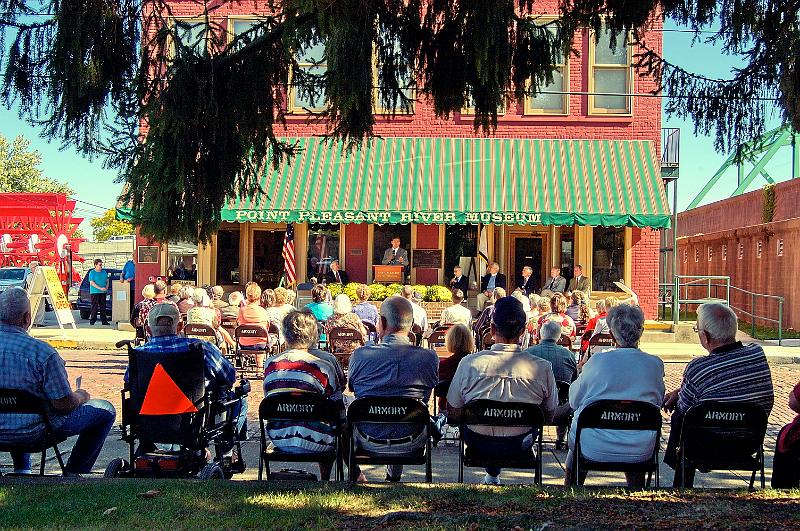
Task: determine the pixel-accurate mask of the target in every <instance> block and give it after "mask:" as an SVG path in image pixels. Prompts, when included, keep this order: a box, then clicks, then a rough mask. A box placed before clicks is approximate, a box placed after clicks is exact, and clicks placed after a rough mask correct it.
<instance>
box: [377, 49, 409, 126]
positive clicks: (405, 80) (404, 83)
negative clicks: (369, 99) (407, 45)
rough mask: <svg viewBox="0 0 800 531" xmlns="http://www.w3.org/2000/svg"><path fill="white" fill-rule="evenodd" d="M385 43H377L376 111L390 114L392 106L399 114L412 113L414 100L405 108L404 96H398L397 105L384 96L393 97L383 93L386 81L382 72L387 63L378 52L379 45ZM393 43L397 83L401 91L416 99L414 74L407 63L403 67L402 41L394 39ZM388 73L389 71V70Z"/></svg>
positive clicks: (406, 95) (406, 96)
mask: <svg viewBox="0 0 800 531" xmlns="http://www.w3.org/2000/svg"><path fill="white" fill-rule="evenodd" d="M382 44H384V43H383V42H380V43H376V45H375V71H374V73H373V76H372V78H373V80H374V83H375V88H374V90H373V94H374V95H373V98H374V101H375V103H374V106H375V113H376V114H389V113H391V112H392V108H394V109H395V112H396V113H398V114H412V113H413V112H414V104H413V102H412V103H411V104H410V106H409V107H407V108H404V106H403V101H402V98H400V97H398V99H397V104H396V105H395V104H394V102H393V101H391V99H389V100H388V101H387V100H386V99H385V98H384V96H386V97H387V98H391V97H392V95H391V94H385V95H383V94H381V90H380V89H381V84H382V83H386V81H385V80H384V78H383V76H382V75H381V72H382V70H383V68H384V66H385V65H386V63H383V62H382V61H381V54H380V53H379V52H378V46H380V45H382ZM391 45H392V56H393V59H394V61H395V62H396V64H397V66H396V67H395V71H396V72H397V73H399V75H398V77H397V85H398V86H399V87H400V91H401V92H402V94H403V96H405V98H408V99H410V100H414V99H416V83H415V81H414V78H413V76H412V71H411V68H410V67H408V66H407V65H406V67H405V68H403V67H402V66H403V64H402V61H403V58H402V56H401V54H400V43H399V42H398V41H397V39H393V40H392V42H391ZM387 75H388V72H387Z"/></svg>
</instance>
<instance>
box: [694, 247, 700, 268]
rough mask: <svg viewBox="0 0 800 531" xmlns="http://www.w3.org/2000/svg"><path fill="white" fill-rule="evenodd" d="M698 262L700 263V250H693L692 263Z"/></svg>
mask: <svg viewBox="0 0 800 531" xmlns="http://www.w3.org/2000/svg"><path fill="white" fill-rule="evenodd" d="M699 261H700V249H697V248H695V250H694V263H695V264H696V263H697V262H699Z"/></svg>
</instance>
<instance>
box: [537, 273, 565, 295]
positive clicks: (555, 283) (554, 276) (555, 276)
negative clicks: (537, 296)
mask: <svg viewBox="0 0 800 531" xmlns="http://www.w3.org/2000/svg"><path fill="white" fill-rule="evenodd" d="M566 287H567V279H566V278H564V277H562V276H561V270H560V269H559V268H557V267H551V268H550V278H548V279H547V282H545V284H544V287H543V288H542V293H541V295H542V296H543V297H549V296H551V295H553V294H554V293H564V289H566Z"/></svg>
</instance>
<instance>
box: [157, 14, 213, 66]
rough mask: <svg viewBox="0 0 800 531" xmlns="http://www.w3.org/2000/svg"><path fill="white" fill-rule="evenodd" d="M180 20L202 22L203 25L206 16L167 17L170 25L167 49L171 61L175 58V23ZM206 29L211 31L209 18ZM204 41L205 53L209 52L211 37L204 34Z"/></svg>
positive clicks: (192, 22) (178, 22)
mask: <svg viewBox="0 0 800 531" xmlns="http://www.w3.org/2000/svg"><path fill="white" fill-rule="evenodd" d="M181 22H188V23H190V24H203V25H205V23H206V17H205V16H199V17H188V16H187V17H183V16H173V17H169V19H168V24H169V26H170V36H169V49H168V51H169V61H170V62H172V60H173V59H175V33H176V30H175V26H176V25H177V24H180V23H181ZM207 31H213V28H212V27H211V24H210V18H209V27H208V29H207ZM205 43H206V53H211V49H210V47H211V39H209V38H208V36H206V38H205Z"/></svg>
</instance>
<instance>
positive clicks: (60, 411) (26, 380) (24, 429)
mask: <svg viewBox="0 0 800 531" xmlns="http://www.w3.org/2000/svg"><path fill="white" fill-rule="evenodd" d="M30 325H31V305H30V301H29V300H28V294H27V292H26V291H25V290H23V289H22V288H17V287H12V288H8V289H6V290H5V291H3V292H2V293H0V337H2V341H0V367H2V370H0V389H19V390H22V391H27V392H28V393H31V394H32V395H34V396H36V397H37V398H39V399H41V400H42V401H43V402H44V404H45V407H46V408H47V413H48V416H49V417H50V421H51V425H52V428H53V436H54V437H55V438H56V439H58V440H64V439H66V438H67V437H71V436H74V435H77V436H78V440H77V441H76V442H75V446H74V447H73V449H72V453H70V456H69V460H68V461H67V463H66V466H65V467H64V475H65V476H75V475H80V474H88V473H89V472H91V471H92V467H93V466H94V463H95V461H96V460H97V457H98V456H99V455H100V450H101V449H102V448H103V444H104V443H105V441H106V437H107V436H108V433H109V431H111V426H113V424H114V419H115V418H116V411H115V410H114V406H112V405H111V403H110V402H108V401H106V400H96V399H92V398H91V396H90V395H89V393H88V392H87V391H85V390H83V389H77V390H75V391H73V390H72V388H71V387H70V383H69V378H68V377H67V371H66V364H65V362H64V360H63V359H62V358H61V356H59V354H58V352H56V350H55V349H54V348H53V347H51V346H50V345H48V344H47V343H45V342H44V341H40V340H38V339H34V338H33V337H31V336H30V335H29V334H28V329H29V328H30ZM43 429H44V427H43V426H42V425H41V424H40V422H39V420H38V418H37V417H32V416H30V415H0V440H2V441H3V442H4V443H14V444H19V445H25V444H30V443H32V442H35V441H37V440H39V439H40V438H41V436H42V430H43ZM11 459H12V461H13V463H14V472H16V473H19V474H30V473H31V472H32V470H31V456H30V454H28V453H23V452H15V453H12V454H11Z"/></svg>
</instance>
